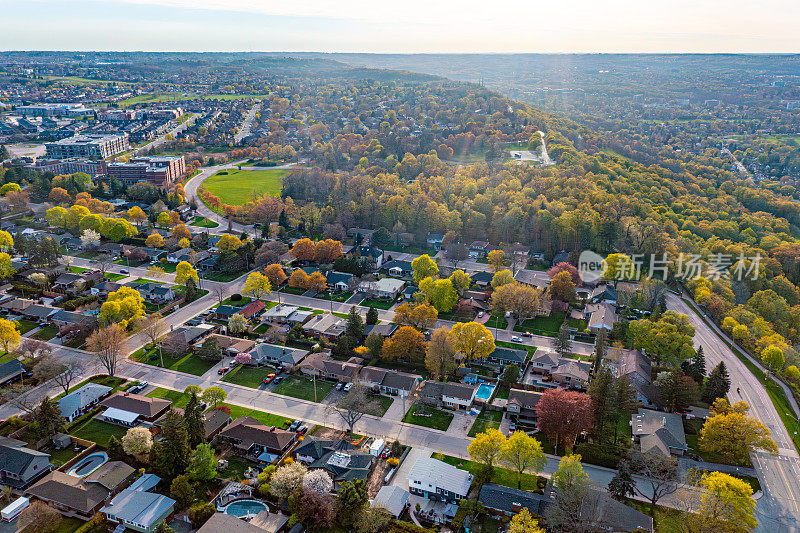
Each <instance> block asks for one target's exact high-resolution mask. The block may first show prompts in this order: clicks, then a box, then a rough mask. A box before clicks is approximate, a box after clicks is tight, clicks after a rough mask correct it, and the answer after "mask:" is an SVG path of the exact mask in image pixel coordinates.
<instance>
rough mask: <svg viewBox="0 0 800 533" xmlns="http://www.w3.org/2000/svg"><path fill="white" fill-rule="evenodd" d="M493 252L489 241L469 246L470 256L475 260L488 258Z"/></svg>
mask: <svg viewBox="0 0 800 533" xmlns="http://www.w3.org/2000/svg"><path fill="white" fill-rule="evenodd" d="M491 251H492V245H491V244H489V242H488V241H472V244H470V245H469V256H470V257H473V258H479V257H486V256H487V255H488V254H489V252H491Z"/></svg>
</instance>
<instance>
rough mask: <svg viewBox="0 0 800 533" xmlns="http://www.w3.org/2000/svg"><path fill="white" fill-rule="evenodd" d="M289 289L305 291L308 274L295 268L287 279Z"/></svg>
mask: <svg viewBox="0 0 800 533" xmlns="http://www.w3.org/2000/svg"><path fill="white" fill-rule="evenodd" d="M289 287H292V288H293V289H307V288H308V274H306V273H305V272H304V271H303V270H301V269H299V268H297V269H295V271H294V272H292V275H291V276H290V277H289Z"/></svg>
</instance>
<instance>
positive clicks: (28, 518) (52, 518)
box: [16, 501, 61, 533]
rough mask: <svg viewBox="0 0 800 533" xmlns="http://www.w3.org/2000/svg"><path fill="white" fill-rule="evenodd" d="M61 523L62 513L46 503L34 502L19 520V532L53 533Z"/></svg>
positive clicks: (22, 513) (17, 525)
mask: <svg viewBox="0 0 800 533" xmlns="http://www.w3.org/2000/svg"><path fill="white" fill-rule="evenodd" d="M60 523H61V513H59V512H58V511H56V510H55V509H54V508H52V507H50V506H49V505H47V504H46V503H45V502H40V501H34V502H31V504H30V505H29V506H28V507H27V508H26V509H24V510H23V511H22V512H21V513H20V514H19V517H18V518H17V524H16V527H17V528H18V530H19V531H22V530H25V531H27V532H29V533H51V532H52V531H55V530H56V528H57V527H58V525H59V524H60Z"/></svg>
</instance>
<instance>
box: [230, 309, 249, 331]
mask: <svg viewBox="0 0 800 533" xmlns="http://www.w3.org/2000/svg"><path fill="white" fill-rule="evenodd" d="M228 329H229V330H230V332H231V333H233V334H234V335H239V334H241V333H244V332H245V331H247V319H246V318H245V317H244V315H243V314H241V313H234V314H233V315H231V317H230V318H229V319H228Z"/></svg>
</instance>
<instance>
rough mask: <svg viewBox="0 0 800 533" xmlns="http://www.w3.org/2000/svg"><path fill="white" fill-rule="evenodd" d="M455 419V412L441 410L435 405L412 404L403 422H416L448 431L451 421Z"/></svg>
mask: <svg viewBox="0 0 800 533" xmlns="http://www.w3.org/2000/svg"><path fill="white" fill-rule="evenodd" d="M418 413H423V414H426V415H430V416H420V415H419V414H418ZM452 421H453V413H448V412H447V411H440V410H439V409H436V408H435V407H431V406H427V405H426V406H422V405H412V406H411V409H409V410H408V412H407V413H406V415H405V416H404V417H403V422H405V423H407V424H415V425H417V426H424V427H426V428H432V429H440V430H442V431H447V428H449V427H450V422H452Z"/></svg>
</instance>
